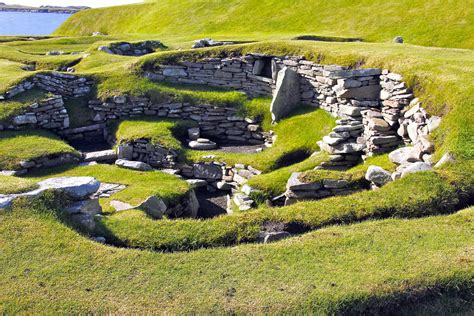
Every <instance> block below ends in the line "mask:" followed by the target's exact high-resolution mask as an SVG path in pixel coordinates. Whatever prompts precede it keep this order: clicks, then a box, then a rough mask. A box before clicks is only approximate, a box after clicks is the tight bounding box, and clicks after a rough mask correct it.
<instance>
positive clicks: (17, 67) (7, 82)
mask: <svg viewBox="0 0 474 316" xmlns="http://www.w3.org/2000/svg"><path fill="white" fill-rule="evenodd" d="M0 49H1V48H0ZM22 66H24V65H23V64H22V63H19V62H15V61H10V60H8V59H2V58H1V57H0V93H1V92H5V91H7V90H8V88H10V87H11V86H13V85H14V84H15V83H17V82H19V81H21V80H22V79H25V78H27V77H28V76H30V75H31V73H29V72H27V71H24V70H23V69H22Z"/></svg>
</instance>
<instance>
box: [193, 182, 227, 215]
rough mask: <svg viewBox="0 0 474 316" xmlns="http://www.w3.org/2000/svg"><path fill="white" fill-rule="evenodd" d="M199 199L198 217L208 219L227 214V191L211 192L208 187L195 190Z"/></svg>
mask: <svg viewBox="0 0 474 316" xmlns="http://www.w3.org/2000/svg"><path fill="white" fill-rule="evenodd" d="M195 192H196V196H197V199H198V201H199V211H198V218H202V219H206V218H213V217H216V216H220V215H224V214H227V193H226V192H224V191H219V190H218V191H216V192H214V193H211V192H209V191H207V189H206V188H199V189H196V190H195Z"/></svg>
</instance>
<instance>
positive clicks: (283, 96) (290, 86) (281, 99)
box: [270, 67, 301, 122]
mask: <svg viewBox="0 0 474 316" xmlns="http://www.w3.org/2000/svg"><path fill="white" fill-rule="evenodd" d="M300 101H301V93H300V78H299V75H298V73H297V72H296V71H294V70H293V69H290V68H288V67H285V68H283V69H282V70H280V71H279V72H278V79H277V83H276V90H275V94H274V96H273V101H272V104H271V107H270V111H271V113H272V120H273V121H274V122H278V121H279V120H281V119H282V118H285V117H286V116H287V115H288V114H289V113H290V112H291V111H293V110H294V109H295V108H297V107H298V106H299V104H300Z"/></svg>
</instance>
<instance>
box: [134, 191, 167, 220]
mask: <svg viewBox="0 0 474 316" xmlns="http://www.w3.org/2000/svg"><path fill="white" fill-rule="evenodd" d="M138 208H139V209H141V210H144V211H146V212H147V213H148V214H149V215H151V216H152V217H153V218H156V219H161V218H163V215H165V214H166V210H167V209H168V207H167V206H166V204H165V202H164V201H163V200H162V199H161V198H159V197H157V196H154V195H153V196H150V197H149V198H147V199H146V200H145V202H143V203H142V204H140V206H138Z"/></svg>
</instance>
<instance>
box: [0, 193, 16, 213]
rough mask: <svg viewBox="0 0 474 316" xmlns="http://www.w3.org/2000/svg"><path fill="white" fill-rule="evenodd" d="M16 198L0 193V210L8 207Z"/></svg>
mask: <svg viewBox="0 0 474 316" xmlns="http://www.w3.org/2000/svg"><path fill="white" fill-rule="evenodd" d="M14 199H15V198H14V197H11V196H2V195H0V210H1V209H5V208H8V207H10V206H11V205H12V203H13V200H14Z"/></svg>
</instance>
